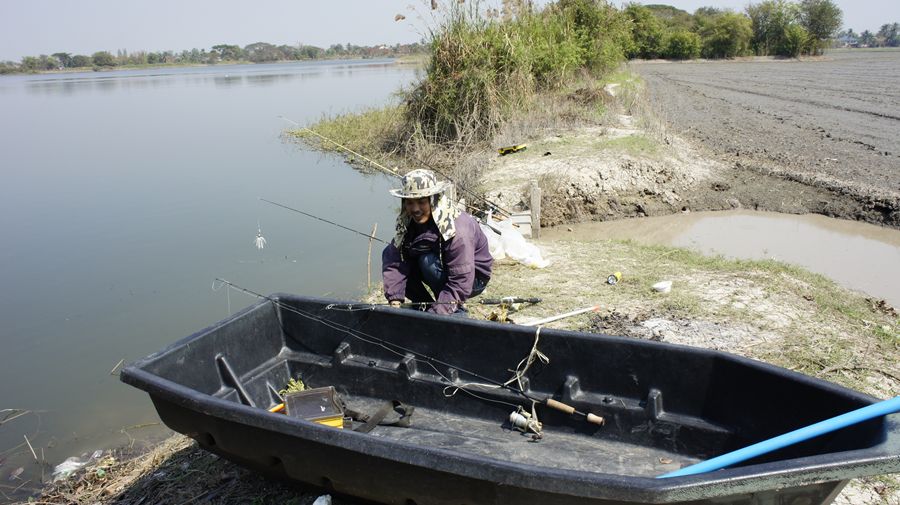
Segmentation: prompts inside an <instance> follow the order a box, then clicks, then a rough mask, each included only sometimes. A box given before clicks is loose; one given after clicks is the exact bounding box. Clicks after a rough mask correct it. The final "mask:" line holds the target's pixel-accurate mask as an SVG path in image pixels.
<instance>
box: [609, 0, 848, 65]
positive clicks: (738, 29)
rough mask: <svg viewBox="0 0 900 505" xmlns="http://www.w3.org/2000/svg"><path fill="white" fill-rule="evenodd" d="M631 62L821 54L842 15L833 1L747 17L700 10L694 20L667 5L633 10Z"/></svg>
mask: <svg viewBox="0 0 900 505" xmlns="http://www.w3.org/2000/svg"><path fill="white" fill-rule="evenodd" d="M625 14H626V15H627V16H628V17H629V18H630V19H631V22H632V39H633V40H632V43H631V45H630V47H628V50H627V55H628V57H630V58H644V59H652V58H669V59H691V58H698V57H701V56H702V57H704V58H734V57H736V56H751V55H757V56H789V57H797V56H800V55H802V54H813V55H814V54H821V53H822V51H823V50H824V49H825V48H826V47H829V46H830V45H831V41H832V39H833V38H834V36H835V35H836V34H837V31H838V30H839V29H840V27H841V24H842V20H843V12H842V11H841V9H840V8H838V7H837V6H836V5H835V4H834V2H832V1H831V0H801V1H799V2H791V1H788V0H765V1H763V2H761V3H756V4H754V3H751V4H750V5H748V6H747V8H746V9H745V10H744V11H743V12H734V11H731V10H728V9H717V8H713V7H701V8H700V9H697V10H696V11H695V12H694V14H690V13H688V12H685V11H683V10H680V9H676V8H674V7H671V6H668V5H647V6H642V5H638V4H629V5H627V6H626V7H625Z"/></svg>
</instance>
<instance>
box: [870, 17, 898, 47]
mask: <svg viewBox="0 0 900 505" xmlns="http://www.w3.org/2000/svg"><path fill="white" fill-rule="evenodd" d="M876 42H877V43H878V45H880V46H883V47H900V24H898V23H891V24H884V25H881V29H879V30H878V34H877V38H876Z"/></svg>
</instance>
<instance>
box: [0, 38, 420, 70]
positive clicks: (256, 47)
mask: <svg viewBox="0 0 900 505" xmlns="http://www.w3.org/2000/svg"><path fill="white" fill-rule="evenodd" d="M424 50H425V46H423V45H422V44H420V43H412V44H395V45H393V46H387V45H379V46H358V45H355V44H349V43H348V44H346V45H345V44H333V45H331V46H330V47H328V48H321V47H317V46H310V45H304V44H297V45H296V46H289V45H280V46H276V45H274V44H269V43H266V42H256V43H254V44H249V45H246V46H244V47H241V46H239V45H233V44H218V45H215V46H212V47H211V48H210V49H208V50H207V49H197V48H194V49H191V50H184V51H181V52H175V51H159V52H148V51H134V52H128V51H126V50H125V49H120V50H118V51H116V54H112V53H111V52H109V51H98V52H95V53H93V54H92V55H90V56H88V55H84V54H75V55H73V54H71V53H64V52H60V53H53V54H50V55H47V54H42V55H40V56H25V57H24V58H22V61H20V62H14V61H4V62H0V74H7V73H18V72H26V73H28V72H41V71H48V70H64V69H82V68H83V69H91V68H93V69H95V70H99V69H103V68H113V67H121V66H141V65H197V64H208V65H212V64H217V63H241V62H251V63H269V62H275V61H302V60H316V59H327V58H385V57H397V56H405V55H409V54H415V53H420V52H423V51H424Z"/></svg>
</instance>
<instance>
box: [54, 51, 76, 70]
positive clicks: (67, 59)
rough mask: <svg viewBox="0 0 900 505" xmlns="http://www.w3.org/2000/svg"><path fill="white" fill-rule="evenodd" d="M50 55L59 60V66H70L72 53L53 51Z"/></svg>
mask: <svg viewBox="0 0 900 505" xmlns="http://www.w3.org/2000/svg"><path fill="white" fill-rule="evenodd" d="M52 56H53V57H54V58H56V59H57V60H58V61H59V64H60V66H62V67H64V68H70V67H72V66H73V65H72V55H71V54H69V53H53V54H52Z"/></svg>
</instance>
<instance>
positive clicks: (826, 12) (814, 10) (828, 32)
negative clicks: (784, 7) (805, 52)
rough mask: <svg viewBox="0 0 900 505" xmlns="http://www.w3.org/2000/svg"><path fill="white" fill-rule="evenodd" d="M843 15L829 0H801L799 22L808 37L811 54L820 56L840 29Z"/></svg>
mask: <svg viewBox="0 0 900 505" xmlns="http://www.w3.org/2000/svg"><path fill="white" fill-rule="evenodd" d="M843 17H844V13H843V12H842V11H841V9H840V8H838V6H837V5H835V4H834V2H832V1H831V0H802V1H801V2H800V11H799V21H800V25H801V26H802V27H803V28H804V29H805V30H806V32H807V35H808V37H809V39H808V41H809V48H810V52H812V53H813V54H821V53H822V50H823V49H824V48H825V46H826V43H827V42H828V40H830V39H831V38H832V37H834V35H835V34H836V33H837V31H838V30H839V29H840V28H841V24H842V22H843Z"/></svg>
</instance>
